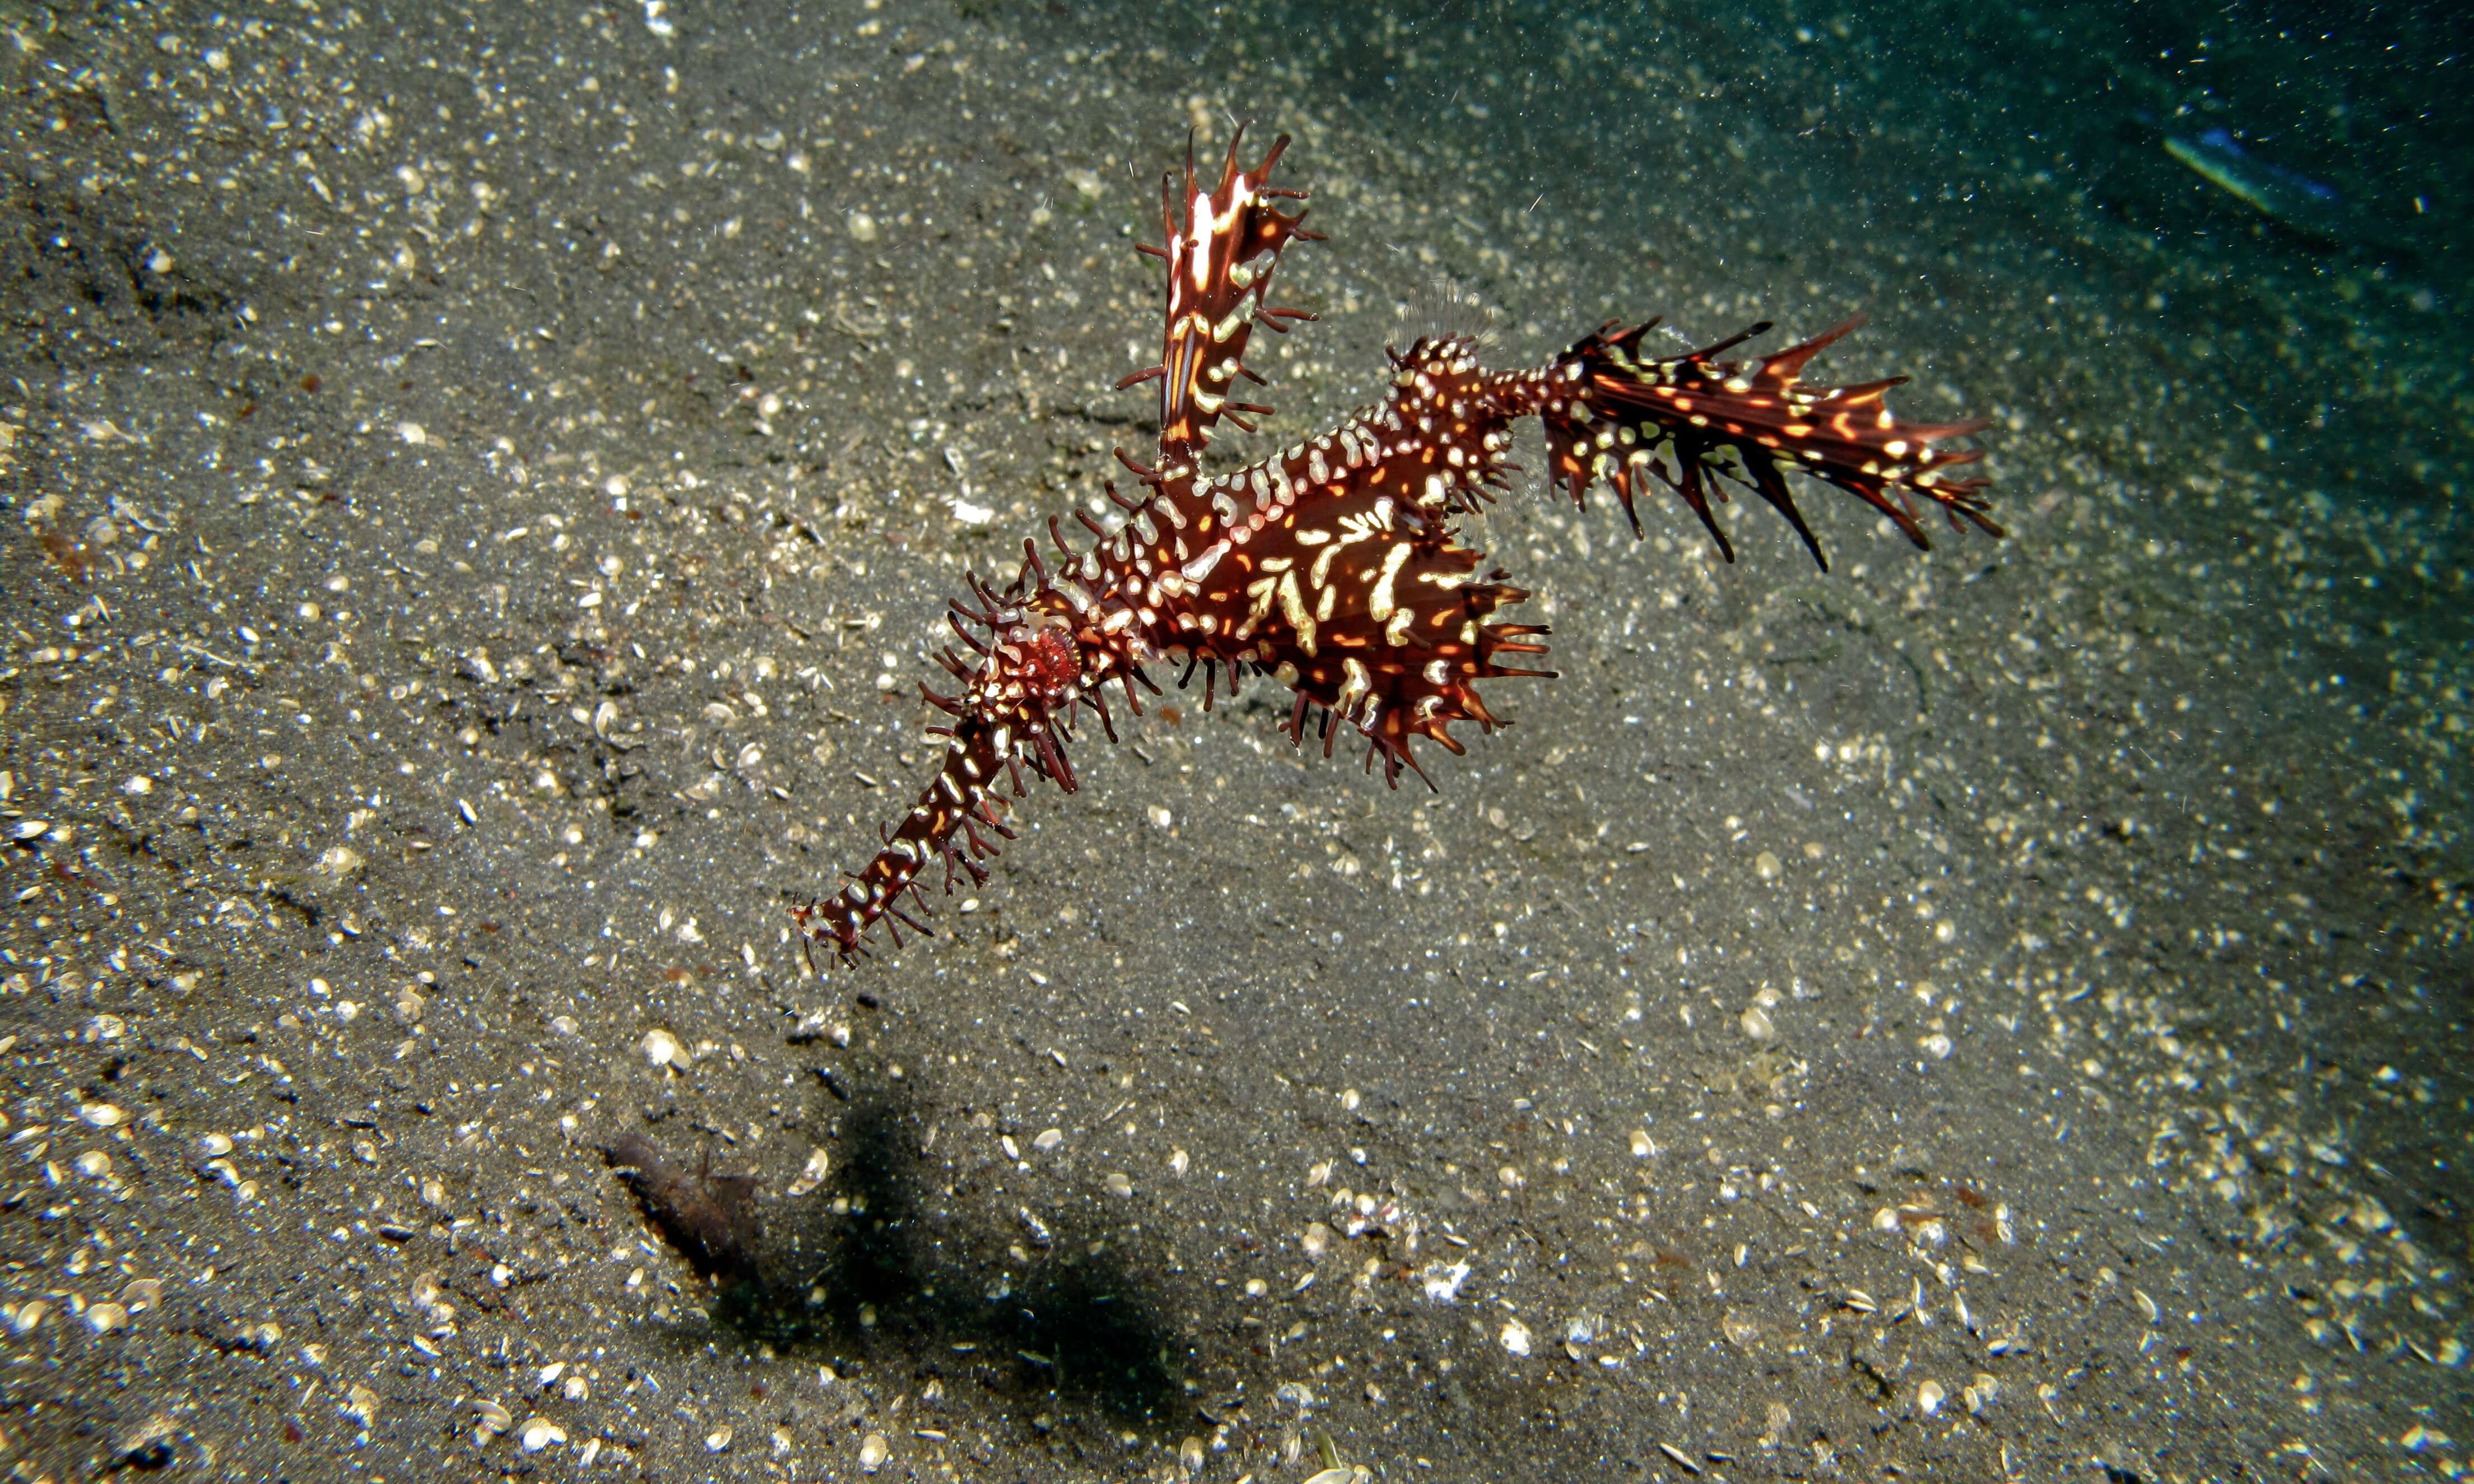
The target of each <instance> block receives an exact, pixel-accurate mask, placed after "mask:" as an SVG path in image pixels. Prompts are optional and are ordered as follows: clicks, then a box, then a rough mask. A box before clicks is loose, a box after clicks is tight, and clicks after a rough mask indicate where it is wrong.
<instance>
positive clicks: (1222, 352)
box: [1124, 124, 1322, 477]
mask: <svg viewBox="0 0 2474 1484" xmlns="http://www.w3.org/2000/svg"><path fill="white" fill-rule="evenodd" d="M1245 137H1246V128H1245V126H1244V125H1242V124H1241V125H1239V126H1238V128H1237V133H1236V134H1235V135H1234V136H1232V137H1231V138H1230V139H1229V141H1228V157H1227V158H1226V159H1225V161H1224V162H1223V163H1222V165H1221V167H1220V183H1219V184H1217V185H1215V186H1212V187H1211V188H1210V189H1208V190H1206V189H1204V188H1203V187H1202V185H1201V182H1198V181H1197V179H1196V177H1195V174H1194V147H1193V143H1192V141H1191V139H1189V140H1188V142H1187V145H1186V158H1185V188H1184V190H1183V191H1181V192H1180V191H1179V190H1178V189H1177V186H1176V177H1175V176H1173V175H1172V176H1165V177H1162V178H1161V181H1160V228H1161V231H1163V232H1164V233H1165V234H1166V237H1167V241H1168V246H1167V248H1166V249H1165V250H1164V251H1162V250H1158V249H1146V250H1145V251H1147V252H1150V253H1152V255H1154V256H1159V257H1164V258H1166V259H1167V261H1168V289H1167V293H1166V295H1165V296H1164V301H1165V304H1166V315H1167V323H1166V327H1165V328H1164V329H1163V331H1162V334H1161V343H1160V363H1159V365H1158V366H1156V367H1152V368H1151V369H1149V370H1146V371H1140V372H1136V373H1135V374H1134V375H1133V376H1131V377H1128V378H1127V380H1126V382H1125V383H1124V384H1128V385H1130V384H1133V383H1134V382H1137V381H1142V380H1147V379H1149V378H1151V377H1158V378H1159V383H1160V469H1159V474H1160V476H1162V477H1171V476H1174V474H1176V473H1177V472H1180V471H1183V470H1188V469H1191V468H1192V467H1193V466H1194V463H1195V460H1196V458H1197V456H1198V455H1200V454H1201V451H1202V450H1203V447H1204V446H1205V445H1206V444H1208V443H1209V442H1210V441H1211V428H1212V426H1213V425H1215V424H1217V423H1218V422H1219V421H1220V419H1221V418H1222V417H1224V416H1226V417H1229V418H1231V420H1232V421H1234V422H1236V424H1237V425H1238V426H1241V427H1250V426H1252V425H1251V424H1249V423H1248V422H1247V421H1246V420H1245V418H1244V416H1243V414H1246V413H1249V412H1250V413H1255V414H1263V413H1268V412H1270V411H1271V409H1270V408H1269V407H1264V406H1260V405H1258V404H1255V403H1252V402H1247V401H1237V400H1235V399H1236V392H1235V388H1236V383H1237V379H1238V377H1241V376H1242V377H1249V378H1251V379H1254V380H1258V381H1259V380H1260V379H1261V378H1260V377H1255V376H1254V374H1253V373H1252V372H1250V371H1249V370H1247V369H1246V366H1245V364H1244V360H1245V353H1246V342H1247V340H1248V339H1249V337H1250V336H1251V335H1252V334H1253V329H1254V325H1255V322H1256V321H1258V320H1259V321H1260V322H1261V323H1263V324H1265V325H1268V326H1270V327H1271V328H1273V329H1274V330H1277V331H1281V332H1284V333H1285V332H1286V331H1287V329H1288V328H1289V324H1288V322H1290V321H1295V320H1310V319H1313V318H1314V316H1313V315H1311V314H1308V313H1306V312H1305V311H1304V310H1302V309H1290V308H1283V307H1280V306H1278V305H1274V304H1271V303H1270V302H1269V301H1268V300H1266V299H1265V298H1264V297H1263V296H1264V294H1265V293H1266V292H1267V291H1268V290H1269V289H1270V288H1271V284H1272V271H1273V269H1274V268H1276V267H1278V266H1279V258H1280V250H1281V249H1282V248H1284V247H1286V246H1288V244H1289V241H1290V239H1291V238H1293V237H1294V238H1302V239H1304V240H1306V241H1310V242H1312V241H1320V240H1322V239H1321V238H1320V237H1319V236H1317V234H1316V233H1314V232H1310V231H1304V230H1302V228H1301V227H1300V226H1299V224H1300V223H1301V222H1303V221H1304V220H1305V213H1304V212H1303V211H1299V212H1298V214H1297V215H1295V216H1286V215H1283V214H1281V213H1280V212H1279V211H1277V210H1275V209H1273V207H1272V205H1271V203H1272V202H1273V201H1276V200H1283V199H1285V200H1291V201H1302V200H1303V199H1305V194H1306V193H1305V192H1304V191H1301V190H1288V189H1282V188H1275V187H1273V186H1272V185H1271V184H1270V183H1269V182H1270V180H1271V175H1272V167H1273V165H1274V164H1277V163H1278V162H1279V158H1280V154H1281V152H1282V151H1283V150H1286V149H1287V148H1288V147H1289V136H1288V135H1287V134H1282V135H1280V136H1279V138H1277V139H1275V140H1273V143H1272V148H1271V152H1270V153H1269V154H1266V155H1265V156H1264V157H1263V159H1262V162H1261V163H1260V164H1257V165H1255V166H1254V167H1253V168H1252V169H1251V170H1240V169H1238V168H1237V149H1238V146H1239V144H1240V143H1241V142H1242V141H1243V140H1244V139H1245Z"/></svg>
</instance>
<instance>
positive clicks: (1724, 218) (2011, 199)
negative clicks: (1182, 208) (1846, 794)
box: [997, 3, 2474, 503]
mask: <svg viewBox="0 0 2474 1484" xmlns="http://www.w3.org/2000/svg"><path fill="white" fill-rule="evenodd" d="M1753 9H1754V10H1755V11H1756V13H1748V12H1745V11H1739V10H1737V9H1736V8H1733V7H1710V8H1706V10H1705V9H1703V8H1692V7H1655V8H1652V7H1634V6H1621V5H1607V6H1586V5H1584V6H1572V5H1560V4H1552V3H1539V4H1523V3H1455V4H1443V5H1435V6H1419V7H1402V8H1383V7H1352V6H1337V7H1324V6H1316V5H1308V4H1273V5H1261V6H1244V7H1239V6H1172V7H1168V8H1165V9H1164V10H1163V9H1154V8H1151V7H1141V8H1135V9H1132V10H1129V11H1126V12H1118V11H1115V10H1112V9H1111V8H1108V7H1100V8H1097V10H1096V11H1085V12H1083V18H1086V19H1087V18H1091V17H1094V16H1096V15H1099V14H1106V15H1107V16H1109V21H1108V24H1107V25H1106V26H1105V27H1104V28H1102V29H1103V30H1104V31H1105V32H1106V33H1107V34H1108V35H1111V36H1117V37H1120V38H1140V39H1139V40H1138V41H1134V42H1132V43H1131V44H1133V45H1138V46H1156V47H1159V48H1163V49H1165V50H1166V51H1167V53H1168V54H1169V55H1170V58H1171V64H1172V70H1174V71H1176V72H1180V73H1182V74H1184V75H1186V76H1189V77H1192V78H1194V79H1196V80H1197V81H1198V84H1199V85H1202V86H1205V87H1206V88H1207V86H1208V84H1209V80H1210V79H1211V78H1213V76H1214V75H1215V74H1216V73H1217V72H1218V71H1220V70H1221V69H1222V68H1223V67H1225V64H1226V63H1227V62H1228V61H1229V60H1230V58H1231V57H1232V55H1233V56H1236V57H1251V58H1252V59H1254V60H1255V61H1262V60H1263V59H1265V58H1266V57H1270V58H1276V59H1278V60H1279V61H1281V62H1282V63H1284V64H1285V65H1286V66H1288V67H1291V68H1294V69H1296V72H1297V74H1301V76H1299V77H1298V81H1300V82H1302V83H1303V84H1304V85H1306V86H1308V87H1309V88H1311V89H1312V90H1314V91H1315V92H1318V93H1321V94H1322V95H1324V96H1326V97H1328V98H1330V99H1331V100H1333V101H1334V102H1335V104H1336V105H1338V106H1340V107H1342V108H1344V109H1346V111H1348V112H1350V113H1354V114H1355V115H1357V116H1358V117H1359V118H1361V119H1362V120H1363V121H1364V122H1365V124H1366V125H1367V127H1368V128H1369V129H1370V131H1373V132H1376V133H1380V134H1388V135H1390V136H1391V137H1393V138H1394V139H1395V141H1396V142H1397V143H1398V144H1399V146H1400V148H1401V149H1402V150H1403V151H1404V152H1406V153H1407V154H1409V155H1410V156H1412V157H1415V156H1417V155H1419V153H1420V152H1421V149H1423V148H1426V147H1431V146H1436V145H1441V146H1446V147H1449V148H1451V149H1452V150H1453V151H1454V152H1455V153H1456V154H1457V153H1458V152H1459V151H1461V150H1467V151H1469V152H1470V153H1472V154H1475V155H1478V156H1480V157H1482V158H1484V160H1485V161H1486V168H1487V169H1488V170H1489V171H1490V172H1491V174H1492V181H1491V182H1490V184H1492V185H1495V186H1497V187H1498V188H1499V189H1501V191H1502V193H1503V194H1505V195H1507V196H1508V195H1514V194H1518V193H1521V192H1523V191H1534V192H1536V193H1538V195H1539V197H1540V202H1541V205H1540V207H1539V209H1543V210H1550V211H1561V212H1574V211H1579V212H1587V213H1593V214H1592V216H1591V220H1592V221H1600V220H1603V222H1604V224H1605V225H1604V231H1605V232H1606V234H1607V236H1608V237H1610V238H1613V239H1618V240H1619V239H1621V238H1622V237H1624V236H1626V235H1627V234H1630V233H1632V232H1635V231H1637V229H1636V228H1628V225H1627V224H1628V223H1629V222H1637V219H1638V216H1639V213H1640V211H1641V209H1642V208H1643V207H1644V206H1645V205H1655V206H1657V207H1661V208H1662V210H1663V211H1664V212H1665V213H1666V214H1667V218H1668V221H1670V222H1672V225H1666V224H1665V223H1661V226H1662V228H1663V230H1661V231H1658V232H1656V233H1655V234H1652V233H1648V232H1639V233H1638V235H1639V236H1640V239H1641V249H1642V251H1643V252H1644V253H1648V254H1654V255H1664V256H1668V257H1672V258H1676V259H1681V260H1687V261H1689V262H1691V263H1692V264H1693V265H1694V266H1695V267H1698V268H1702V269H1704V270H1707V271H1709V272H1710V273H1712V274H1714V273H1715V272H1716V271H1717V270H1720V269H1724V270H1726V271H1727V272H1728V273H1731V274H1741V273H1744V272H1747V271H1749V272H1752V273H1755V274H1758V272H1759V271H1760V263H1761V261H1762V259H1763V258H1764V256H1765V255H1775V254H1776V253H1777V251H1778V249H1779V248H1780V246H1781V234H1782V231H1788V232H1804V233H1811V232H1816V231H1828V232H1830V233H1831V235H1833V236H1835V237H1836V238H1838V239H1839V240H1840V243H1841V244H1842V246H1843V247H1844V248H1845V249H1846V250H1847V252H1846V255H1847V256H1849V257H1854V256H1858V255H1862V254H1863V253H1864V252H1865V251H1866V250H1867V249H1868V248H1869V246H1870V245H1871V244H1874V243H1891V244H1895V245H1896V247H1895V250H1896V251H1898V252H1900V253H1902V254H1904V255H1909V256H1912V257H1913V258H1914V259H1915V260H1914V261H1913V262H1912V263H1907V264H1904V266H1908V267H1911V268H1912V269H1913V271H1912V273H1908V274H1903V275H1902V276H1901V277H1903V278H1904V279H1905V280H1906V281H1907V282H1908V283H1910V284H1912V285H1913V288H1914V289H1915V290H1916V291H1918V292H1919V293H1921V294H1925V295H1929V296H1934V297H1940V296H1949V297H1951V298H1953V299H1956V300H1959V301H1961V302H1963V303H1966V304H1969V305H1971V306H1972V308H1973V314H1972V319H1973V321H1974V323H1975V325H1976V327H1977V333H1981V334H1985V335H1994V334H1998V333H1999V331H1998V330H1997V329H1996V328H1994V327H1996V326H2001V325H2023V322H2024V327H2032V328H2034V329H2042V330H2052V329H2055V328H2063V327H2061V326H2057V325H2056V324H2055V319H2056V316H2053V315H2050V314H2049V313H2048V312H2047V311H2048V308H2049V306H2050V305H2052V304H2055V303H2056V302H2057V300H2058V299H2064V298H2066V299H2069V300H2073V301H2080V302H2085V303H2088V304H2095V305H2098V306H2100V307H2101V309H2102V310H2103V312H2104V313H2105V320H2104V322H2103V324H2102V326H2101V334H2102V337H2103V338H2104V340H2105V341H2106V344H2107V351H2108V354H2109V356H2110V358H2111V359H2110V364H2104V365H2093V364H2083V365H2074V366H2069V367H2064V368H2059V370H2058V376H2059V377H2060V378H2061V379H2060V381H2059V384H2056V385H2053V386H2051V387H2050V388H2049V389H2048V390H2049V395H2050V397H2052V398H2054V399H2057V400H2059V401H2062V403H2063V404H2064V405H2065V406H2067V405H2068V401H2069V399H2070V397H2071V395H2072V391H2073V387H2072V384H2071V383H2072V382H2073V381H2076V380H2079V379H2081V378H2086V379H2087V380H2090V381H2093V382H2094V383H2095V385H2094V386H2093V387H2092V388H2091V390H2092V391H2093V393H2094V394H2095V395H2096V396H2097V397H2098V399H2100V400H2108V401H2109V397H2108V395H2107V394H2108V393H2109V391H2110V388H2109V387H2107V386H2106V385H2105V384H2104V383H2105V382H2106V381H2108V380H2109V379H2111V378H2115V377H2141V378H2146V377H2154V378H2158V379H2160V380H2162V381H2165V382H2167V383H2169V384H2170V386H2171V391H2172V396H2173V401H2172V403H2171V422H2172V423H2173V424H2197V425H2200V429H2201V430H2203V431H2204V430H2207V429H2208V428H2209V427H2211V426H2222V427H2228V428H2231V427H2240V428H2243V429H2247V430H2249V432H2253V433H2256V434H2257V435H2261V436H2266V437H2268V438H2269V439H2270V440H2272V444H2273V447H2274V449H2275V450H2276V451H2277V453H2278V455H2279V459H2280V463H2281V467H2282V468H2284V469H2285V470H2288V471H2290V472H2291V473H2292V474H2294V475H2295V476H2296V477H2297V478H2300V479H2302V480H2304V481H2306V482H2308V483H2310V484H2312V485H2314V486H2315V487H2319V488H2324V489H2327V490H2328V491H2329V492H2330V493H2331V494H2332V495H2333V494H2337V493H2339V492H2341V491H2350V492H2352V493H2353V494H2354V495H2355V496H2357V497H2358V498H2364V499H2378V500H2383V501H2393V500H2399V499H2407V500H2428V501H2432V502H2435V503H2445V502H2448V501H2451V500H2453V499H2458V498H2460V497H2461V496H2462V492H2463V491H2465V490H2466V489H2467V488H2468V487H2469V484H2468V480H2469V474H2474V377H2469V373H2468V361H2467V357H2466V356H2465V355H2464V354H2462V353H2461V352H2460V351H2459V350H2458V349H2457V348H2459V347H2462V345H2463V344H2464V343H2465V338H2466V334H2467V332H2468V330H2469V329H2474V303H2469V293H2474V277H2470V276H2474V259H2469V255H2468V253H2469V250H2468V249H2467V247H2465V246H2464V245H2463V243H2462V238H2463V236H2464V228H2465V226H2466V224H2467V222H2468V219H2469V215H2474V152H2469V151H2468V150H2467V149H2466V148H2465V141H2466V140H2468V139H2469V138H2474V87H2469V86H2468V85H2467V79H2468V76H2469V69H2470V68H2474V21H2469V19H2468V15H2467V12H2465V11H2464V10H2463V8H2462V7H2457V6H2451V5H2445V4H2429V5H2416V6H2371V7H2360V8H2353V7H2349V8H2345V13H2343V14H2342V15H2341V16H2340V15H2336V14H2333V13H2332V12H2329V11H2327V10H2325V9H2323V8H2317V7H2310V6H2303V5H2286V6H2274V5H2226V6H2221V7H2212V6H2200V5H2155V4H2147V5H2125V6H2115V5H2102V4H2098V5H2086V6H2076V7H2074V6H2014V5H2006V4H1992V5H1977V4H1920V5H1901V6H1893V7H1860V8H1857V7H1831V6H1826V5H1825V6H1798V5H1786V6H1781V7H1775V8H1772V7H1760V8H1753ZM997 13H999V14H1002V13H1003V8H998V11H997ZM1053 18H1054V17H1053V16H1052V19H1053ZM1068 24H1069V25H1070V24H1071V22H1069V23H1068ZM2210 130H2223V131H2226V132H2227V133H2228V134H2231V135H2232V136H2233V137H2234V138H2235V139H2236V140H2238V141H2240V143H2241V144H2242V145H2243V146H2244V147H2245V148H2246V149H2247V150H2249V151H2250V152H2251V154H2252V155H2253V156H2254V157H2255V158H2258V159H2261V160H2265V161H2268V162H2269V163H2271V164H2273V165H2275V166H2281V167H2283V168H2284V169H2286V170H2289V171H2292V172H2294V173H2297V174H2299V175H2301V176H2303V177H2306V178H2309V179H2311V180H2313V181H2316V182H2324V183H2325V184H2327V185H2328V186H2330V187H2333V188H2334V189H2335V190H2336V191H2337V192H2339V193H2340V195H2341V198H2342V199H2343V201H2344V202H2345V203H2346V206H2347V208H2348V210H2349V212H2350V213H2351V215H2350V218H2349V221H2348V225H2349V227H2350V228H2351V229H2352V230H2350V231H2347V232H2346V233H2345V234H2344V240H2338V241H2331V240H2328V239H2327V238H2325V237H2321V236H2316V235H2314V234H2312V233H2311V232H2310V231H2299V230H2295V229H2294V228H2292V227H2291V226H2288V225H2286V224H2283V223H2279V222H2275V221H2271V220H2269V219H2268V218H2266V217H2264V216H2263V215H2262V214H2261V213H2260V212H2259V211H2257V210H2255V209H2254V208H2253V207H2250V206H2249V205H2246V204H2245V203H2244V202H2243V201H2242V200H2240V199H2238V198H2237V197H2235V196H2233V195H2231V194H2229V193H2227V192H2226V191H2224V190H2222V189H2220V188H2219V187H2218V186H2217V185H2214V184H2211V183H2210V182H2207V181H2205V180H2202V179H2201V178H2200V177H2199V176H2198V175H2196V174H2195V173H2194V172H2192V171H2191V170H2189V169H2186V168H2185V167H2184V166H2183V165H2181V164H2180V163H2177V162H2176V161H2175V160H2174V159H2173V158H2171V157H2170V156H2169V155H2168V154H2167V153H2166V150H2165V148H2164V145H2165V140H2166V138H2167V137H2168V136H2169V135H2176V134H2178V135H2184V136H2195V135H2199V134H2204V133H2206V132H2208V131H2210ZM1677 227H1680V228H1681V231H1677V230H1676V228H1677ZM2030 287H2032V288H2033V289H2035V290H2036V292H2034V293H2028V292H2024V291H2023V290H2025V289H2027V288H2030ZM2048 296H2054V297H2050V298H2049V297H2048ZM2066 313H2067V311H2065V314H2066ZM2022 339H2023V341H2024V340H2025V334H2023V335H2022ZM2075 358H2077V357H2074V359H2075ZM2178 430H2180V429H2179V428H2177V426H2153V427H2149V428H2147V429H2145V430H2144V431H2145V433H2146V434H2147V436H2149V437H2151V438H2156V439H2160V440H2162V439H2170V438H2171V437H2172V436H2173V435H2174V434H2175V433H2176V431H2178ZM2241 441H2244V442H2248V441H2250V438H2249V437H2248V436H2245V437H2244V438H2243V439H2242V440H2241Z"/></svg>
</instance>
